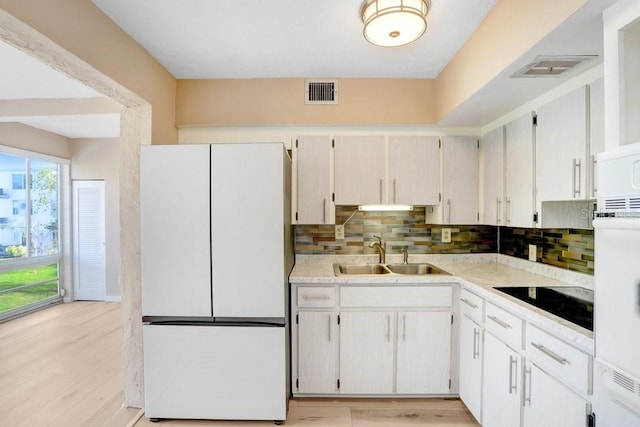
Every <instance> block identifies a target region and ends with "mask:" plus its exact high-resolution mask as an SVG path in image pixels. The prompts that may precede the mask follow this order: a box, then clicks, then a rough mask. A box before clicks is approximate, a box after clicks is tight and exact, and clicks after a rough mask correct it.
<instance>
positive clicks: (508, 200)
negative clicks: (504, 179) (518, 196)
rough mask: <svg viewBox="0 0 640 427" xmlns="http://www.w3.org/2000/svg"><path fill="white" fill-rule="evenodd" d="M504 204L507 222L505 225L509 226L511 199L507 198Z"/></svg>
mask: <svg viewBox="0 0 640 427" xmlns="http://www.w3.org/2000/svg"><path fill="white" fill-rule="evenodd" d="M506 204H507V212H506V216H507V218H506V220H507V224H511V198H510V197H507V200H506Z"/></svg>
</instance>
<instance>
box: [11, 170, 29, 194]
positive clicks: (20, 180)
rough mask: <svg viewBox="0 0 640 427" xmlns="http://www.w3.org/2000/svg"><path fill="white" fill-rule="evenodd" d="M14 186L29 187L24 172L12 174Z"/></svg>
mask: <svg viewBox="0 0 640 427" xmlns="http://www.w3.org/2000/svg"><path fill="white" fill-rule="evenodd" d="M11 179H12V182H13V184H12V187H11V188H13V189H14V190H24V189H25V188H27V181H26V179H27V176H26V175H25V174H23V173H14V174H13V175H11Z"/></svg>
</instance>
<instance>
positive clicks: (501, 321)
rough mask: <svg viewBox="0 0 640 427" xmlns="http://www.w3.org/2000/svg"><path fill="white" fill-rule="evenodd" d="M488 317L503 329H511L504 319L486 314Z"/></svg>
mask: <svg viewBox="0 0 640 427" xmlns="http://www.w3.org/2000/svg"><path fill="white" fill-rule="evenodd" d="M487 317H488V318H489V319H491V320H493V321H494V322H496V323H497V324H498V325H500V326H502V327H503V328H505V329H511V325H510V324H508V323H507V322H505V321H504V320H501V319H498V318H497V317H496V316H487Z"/></svg>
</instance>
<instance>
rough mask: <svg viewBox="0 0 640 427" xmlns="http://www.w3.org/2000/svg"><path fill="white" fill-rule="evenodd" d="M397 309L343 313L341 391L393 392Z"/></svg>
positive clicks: (341, 321) (341, 326)
mask: <svg viewBox="0 0 640 427" xmlns="http://www.w3.org/2000/svg"><path fill="white" fill-rule="evenodd" d="M395 316H396V314H395V313H391V312H346V313H341V314H340V392H342V393H349V394H390V393H393V355H394V341H395V336H394V335H395Z"/></svg>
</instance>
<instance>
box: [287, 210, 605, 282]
mask: <svg viewBox="0 0 640 427" xmlns="http://www.w3.org/2000/svg"><path fill="white" fill-rule="evenodd" d="M354 212H355V214H354ZM352 214H354V215H353V217H351V219H349V221H348V222H347V224H346V225H345V238H344V239H339V240H336V238H335V226H334V225H296V226H295V239H296V241H295V245H296V246H295V251H296V253H297V254H315V255H360V254H375V253H376V251H375V250H374V249H371V248H369V244H370V243H371V242H373V241H374V240H375V239H374V237H373V236H374V235H375V236H380V237H382V239H383V240H384V241H385V242H387V253H389V254H399V253H400V250H401V249H403V248H407V250H408V252H409V253H410V254H461V253H496V252H499V253H502V254H505V255H510V256H514V257H517V258H523V259H528V258H529V245H530V244H532V245H536V247H537V254H536V259H537V262H541V263H543V264H549V265H553V266H556V267H561V268H565V269H568V270H574V271H578V272H581V273H586V274H593V251H594V245H593V230H582V229H534V228H512V227H500V228H498V227H495V226H490V225H446V226H443V225H436V224H425V223H424V222H425V209H424V208H415V209H414V210H413V211H408V212H357V211H356V207H355V206H338V207H336V223H337V224H343V223H344V222H345V221H347V219H348V218H349V217H350V216H351V215H352ZM443 227H446V228H451V231H452V233H451V243H442V228H443Z"/></svg>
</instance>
